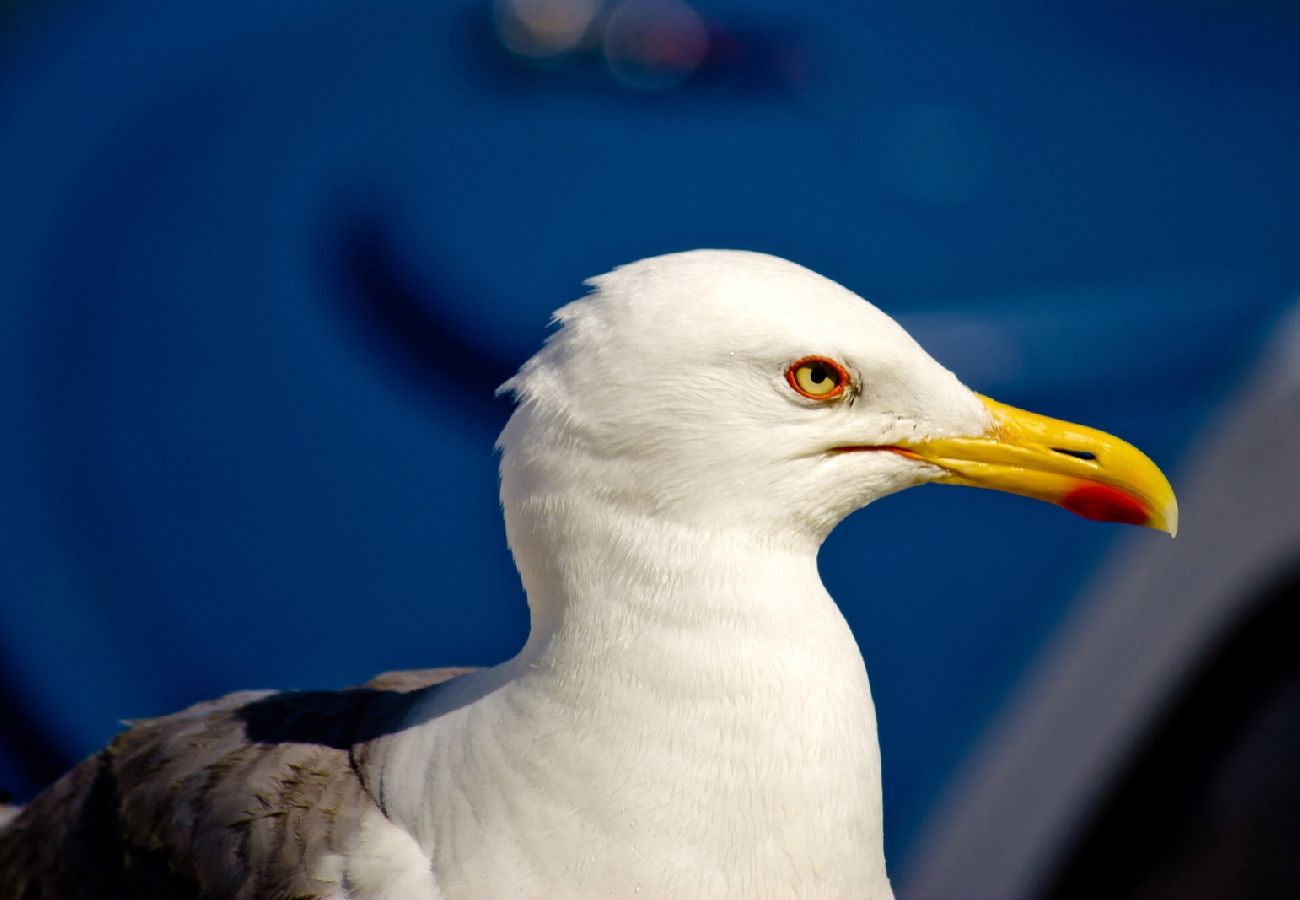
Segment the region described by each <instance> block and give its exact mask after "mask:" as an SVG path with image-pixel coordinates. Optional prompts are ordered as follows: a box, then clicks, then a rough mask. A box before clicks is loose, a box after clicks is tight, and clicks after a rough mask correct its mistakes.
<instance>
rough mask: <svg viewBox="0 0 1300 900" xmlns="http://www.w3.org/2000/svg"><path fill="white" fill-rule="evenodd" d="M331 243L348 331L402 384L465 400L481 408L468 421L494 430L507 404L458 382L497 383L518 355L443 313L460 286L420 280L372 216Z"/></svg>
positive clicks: (461, 297) (459, 301)
mask: <svg viewBox="0 0 1300 900" xmlns="http://www.w3.org/2000/svg"><path fill="white" fill-rule="evenodd" d="M332 250H333V252H330V253H327V254H324V257H325V258H327V259H332V260H335V261H336V262H337V270H336V272H335V275H336V277H337V279H338V283H339V285H340V287H341V289H342V290H341V291H340V298H341V303H340V309H341V311H342V313H343V315H344V317H345V318H346V322H345V326H346V327H345V329H344V330H345V331H346V333H347V334H348V336H349V337H351V338H354V339H356V340H357V341H358V342H359V343H361V344H362V345H363V346H364V347H365V348H366V349H367V350H368V351H369V353H368V355H369V356H370V358H371V360H372V361H373V362H374V364H375V365H376V366H379V367H381V368H384V369H387V370H388V371H389V372H390V373H392V374H394V375H395V376H396V377H397V378H398V380H399V381H400V382H401V383H402V384H403V386H405V387H407V388H410V389H413V390H415V391H416V392H417V393H419V394H421V395H424V396H425V397H428V396H430V395H436V396H440V397H450V398H454V399H456V400H458V401H459V402H461V403H463V404H466V405H468V406H470V407H472V408H473V410H474V411H475V412H478V413H480V414H485V415H479V416H477V417H474V418H473V419H472V421H474V422H475V423H477V424H486V425H487V426H489V427H490V429H491V430H492V431H493V433H495V432H496V431H497V430H498V429H499V428H500V427H501V425H502V424H503V423H504V421H505V417H506V414H507V413H508V411H509V408H508V405H507V404H505V403H504V402H499V403H493V401H492V394H491V393H488V392H486V391H481V390H473V391H466V390H462V389H461V387H460V385H461V383H462V380H463V379H464V378H465V377H466V376H471V377H472V378H473V381H474V384H475V385H483V384H486V385H492V386H495V385H499V384H501V383H502V382H504V381H505V380H506V379H507V378H509V377H510V376H511V375H513V374H514V373H515V370H516V369H517V368H518V366H519V363H520V362H521V361H522V357H520V359H518V360H515V359H510V358H508V355H503V354H502V353H501V352H500V351H501V349H502V348H501V347H500V346H498V345H483V344H482V343H481V342H478V341H475V340H474V339H473V338H471V337H470V336H469V335H466V334H463V333H462V332H461V331H459V330H458V329H457V328H456V327H455V325H454V324H452V323H451V322H449V321H447V320H446V314H447V313H448V312H449V311H450V310H453V309H455V308H456V307H457V305H463V304H466V303H467V302H469V301H468V300H467V297H466V295H465V293H464V292H463V291H460V290H457V291H450V290H442V291H440V290H438V289H437V288H435V287H434V286H432V285H429V284H422V283H420V282H419V280H418V278H417V277H416V276H415V275H414V274H413V273H412V272H411V271H410V269H409V268H408V267H407V266H405V265H404V264H403V261H402V259H401V258H400V255H399V252H398V249H397V247H396V246H395V242H394V241H393V239H392V235H391V232H390V231H389V229H388V228H386V227H385V226H384V225H383V224H381V222H380V221H379V220H378V219H377V218H375V217H365V216H359V217H356V218H354V219H352V220H351V221H350V222H349V223H348V225H347V226H345V227H344V228H343V229H342V230H341V231H340V233H339V235H338V238H337V244H336V246H335V247H334V248H332ZM439 313H442V315H440V314H439ZM494 412H495V413H497V414H494Z"/></svg>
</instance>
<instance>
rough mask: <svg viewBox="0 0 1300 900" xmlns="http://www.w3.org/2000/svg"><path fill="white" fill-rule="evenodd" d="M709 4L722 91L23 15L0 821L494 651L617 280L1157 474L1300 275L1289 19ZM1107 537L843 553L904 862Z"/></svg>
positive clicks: (4, 69)
mask: <svg viewBox="0 0 1300 900" xmlns="http://www.w3.org/2000/svg"><path fill="white" fill-rule="evenodd" d="M695 6H696V8H697V9H698V10H699V12H700V13H701V14H702V15H703V20H704V22H706V23H707V29H708V31H707V35H708V40H709V42H710V43H709V47H710V50H709V53H708V55H707V56H705V57H704V59H703V60H702V61H701V62H700V65H699V67H698V69H695V70H693V71H690V72H686V73H685V74H684V75H683V77H681V78H673V79H664V80H660V81H655V80H654V79H651V80H650V81H649V82H647V81H646V80H645V79H644V78H641V80H637V79H636V78H631V79H630V78H629V77H625V76H626V73H624V74H622V75H620V74H619V70H617V69H615V70H614V71H611V70H610V69H608V68H607V67H606V66H605V64H604V63H603V62H602V61H601V59H600V56H599V54H598V53H597V52H595V50H594V49H587V50H583V51H582V52H579V53H576V54H574V55H573V57H572V58H571V59H569V60H566V61H559V62H551V63H546V64H542V63H537V62H530V61H528V60H522V59H520V58H517V57H514V56H512V55H511V54H510V53H509V52H507V51H506V50H505V49H503V47H502V46H501V44H500V42H499V41H498V40H497V37H496V34H495V33H494V30H493V16H492V9H491V7H490V6H489V5H488V4H484V3H478V2H458V3H451V2H440V3H432V2H410V0H407V2H391V3H386V4H364V5H363V4H351V3H341V2H337V0H315V2H311V3H307V2H283V3H278V4H270V5H266V4H247V5H241V4H196V3H187V2H177V0H167V2H162V0H134V2H131V3H124V2H107V0H101V2H99V3H96V4H77V3H71V2H51V3H47V4H35V3H29V4H25V5H19V6H16V7H13V8H11V10H10V11H9V14H8V17H7V19H2V20H0V23H3V24H4V27H5V31H4V32H3V33H0V198H2V200H0V286H2V288H0V428H2V430H3V435H4V437H3V439H0V553H2V555H3V565H0V679H2V680H3V685H0V686H3V687H4V688H5V689H6V690H8V691H9V694H10V696H11V697H14V698H17V699H16V700H11V703H16V704H17V705H18V706H20V707H22V708H21V709H18V710H17V712H16V713H14V714H15V715H18V714H21V715H20V716H19V718H16V719H11V720H12V721H19V720H20V719H21V718H22V717H23V716H26V717H27V719H28V720H29V724H32V725H34V726H35V727H34V728H33V729H26V727H25V728H24V732H23V734H13V733H11V734H9V735H0V738H4V740H0V784H3V785H5V786H8V787H10V788H12V789H14V790H15V792H16V793H19V794H20V795H23V794H28V793H30V792H31V791H33V790H34V789H36V787H38V784H37V782H38V781H39V780H40V778H41V777H43V776H42V774H41V770H40V766H39V765H37V766H33V764H32V760H31V757H32V755H33V749H32V748H36V751H39V753H41V754H46V755H49V754H50V753H53V754H54V755H56V756H58V757H60V758H61V761H67V760H71V759H74V758H76V757H78V756H80V755H84V754H86V753H88V752H90V751H91V750H92V749H94V748H95V747H96V746H97V745H99V744H101V743H102V742H103V741H105V740H106V739H107V738H108V737H109V736H110V735H111V734H112V733H113V732H114V730H115V729H116V727H117V724H118V720H119V719H121V718H130V717H141V716H147V715H151V714H157V713H162V712H165V711H168V710H171V709H174V708H177V707H179V706H182V705H184V704H187V703H190V702H192V701H195V700H198V699H201V698H203V697H207V696H211V695H214V694H217V693H221V692H225V691H229V690H233V689H237V688H244V687H260V686H276V687H309V686H333V685H343V684H349V683H355V682H357V681H360V680H363V679H365V678H366V677H368V676H369V675H371V674H373V673H376V672H379V671H381V670H386V669H393V668H402V667H418V666H429V665H439V664H452V663H468V664H473V663H492V662H496V661H499V660H501V659H504V658H505V657H507V656H508V655H510V654H511V653H512V652H513V651H514V650H515V649H517V647H518V646H519V645H520V644H521V643H522V640H523V638H524V635H525V633H526V629H527V616H526V609H525V606H524V602H523V597H522V593H521V590H520V588H519V585H518V582H517V579H516V576H515V574H514V570H513V566H512V565H511V563H510V560H509V555H508V553H507V551H506V548H505V541H504V535H503V530H502V527H501V524H500V520H499V509H498V506H497V500H496V483H495V459H494V457H493V454H492V441H493V438H494V436H495V433H496V430H497V429H498V428H499V427H500V425H501V424H502V423H503V422H504V419H505V416H506V415H507V414H508V404H506V402H505V401H500V400H493V398H492V391H493V388H494V387H495V386H496V384H497V382H498V381H499V380H500V379H501V378H503V377H505V375H507V374H508V373H509V372H510V371H511V369H513V367H514V366H517V365H518V364H519V363H521V362H522V361H523V360H524V359H525V358H526V357H527V356H528V355H529V354H530V353H531V352H532V351H533V349H535V348H536V347H537V346H538V345H539V343H540V341H541V340H542V338H543V337H544V335H545V333H546V330H545V325H546V321H547V318H548V316H549V313H550V311H551V310H553V309H554V308H556V307H557V306H559V305H561V304H562V303H564V302H566V301H567V300H569V299H571V298H573V297H574V296H576V295H577V294H578V293H579V292H580V291H582V287H581V281H582V279H583V278H585V277H587V276H590V275H593V274H596V273H598V272H601V271H603V270H605V269H608V268H610V267H612V266H613V265H616V264H619V263H622V262H627V261H630V260H633V259H636V258H640V257H644V256H649V255H652V254H656V253H660V252H665V251H670V250H679V249H686V248H691V247H698V246H725V247H742V248H747V249H755V250H763V251H768V252H772V253H776V254H779V255H782V256H786V257H788V258H791V259H794V260H796V261H798V262H801V263H803V264H805V265H808V266H810V267H811V268H814V269H816V270H818V271H821V272H823V273H825V274H827V275H829V276H831V277H833V278H836V279H837V280H839V281H841V282H843V283H844V284H846V285H848V286H849V287H851V288H852V289H854V290H857V291H858V292H859V293H862V294H864V295H865V296H867V297H869V298H871V299H873V300H874V301H875V302H877V303H878V304H879V305H881V306H882V307H883V308H884V309H886V310H887V311H888V312H891V313H892V314H895V315H897V316H898V317H899V318H900V319H901V320H902V321H903V322H904V324H905V325H907V326H908V327H909V328H911V329H912V330H913V331H914V333H915V334H916V335H917V336H918V338H919V339H920V340H921V342H922V343H923V344H925V345H926V346H927V347H928V348H929V349H930V350H931V351H932V352H934V353H935V355H936V356H938V357H939V358H940V360H941V361H943V362H945V363H946V364H947V365H949V366H950V367H951V368H953V369H954V371H956V372H957V374H958V375H960V376H962V377H963V378H964V379H965V380H967V382H968V383H970V384H971V385H972V387H975V388H976V389H978V390H982V391H985V392H988V393H992V394H994V395H995V396H998V397H999V399H1002V400H1005V401H1007V402H1012V403H1015V404H1017V405H1024V406H1029V407H1032V408H1034V409H1037V410H1039V411H1042V412H1046V413H1050V414H1056V415H1061V416H1067V417H1069V418H1072V419H1075V420H1078V421H1084V422H1087V423H1089V424H1091V425H1095V426H1097V427H1101V428H1105V429H1106V430H1110V431H1114V432H1117V433H1119V434H1122V435H1124V436H1125V437H1127V438H1129V439H1131V440H1132V441H1133V442H1134V443H1136V444H1138V445H1139V446H1141V447H1143V448H1144V449H1147V450H1148V451H1149V452H1150V453H1151V455H1152V456H1153V457H1154V458H1155V459H1156V460H1157V461H1159V462H1161V463H1162V464H1166V465H1167V466H1169V467H1172V468H1173V471H1174V473H1175V475H1176V472H1177V462H1178V460H1179V459H1180V458H1182V457H1183V456H1184V455H1185V453H1186V452H1187V450H1188V448H1189V447H1190V446H1191V445H1192V443H1193V442H1194V440H1195V436H1196V434H1197V433H1198V430H1199V429H1201V428H1212V427H1213V423H1212V422H1211V421H1207V417H1208V416H1209V415H1210V414H1211V412H1212V411H1213V409H1214V406H1215V404H1216V402H1218V401H1219V400H1220V399H1221V398H1222V397H1223V396H1224V394H1225V392H1226V391H1228V390H1229V389H1230V388H1231V386H1232V385H1233V384H1234V383H1235V381H1236V379H1238V378H1239V377H1240V375H1241V373H1242V372H1243V371H1244V370H1245V368H1246V367H1247V366H1248V365H1249V362H1250V360H1251V358H1252V355H1253V353H1254V352H1255V350H1256V348H1257V347H1258V345H1259V342H1260V340H1261V339H1262V337H1263V336H1264V335H1265V334H1266V333H1267V331H1268V329H1269V327H1270V325H1271V324H1272V323H1273V322H1274V320H1275V319H1276V317H1277V316H1278V314H1279V313H1280V311H1281V310H1282V309H1283V306H1284V304H1286V303H1287V302H1288V301H1289V300H1292V299H1293V295H1291V294H1290V293H1288V291H1289V290H1290V289H1292V288H1294V286H1295V285H1296V284H1297V281H1298V280H1300V279H1297V275H1298V273H1297V268H1298V264H1297V259H1298V257H1297V255H1296V249H1297V247H1296V235H1297V234H1300V166H1297V165H1296V148H1297V146H1300V115H1298V114H1297V109H1300V8H1297V7H1295V6H1293V5H1289V4H1279V3H1269V2H1258V3H1241V4H1226V3H1212V2H1191V3H1178V2H1147V3H1142V4H1128V3H1118V2H1101V3H1088V4H1052V5H1038V4H1018V3H1011V2H1003V3H991V4H980V5H972V4H965V3H957V2H932V3H917V4H907V5H900V4H876V5H864V4H860V3H855V2H840V3H826V4H821V5H819V6H817V7H816V8H815V9H807V8H804V6H802V5H800V4H794V3H779V2H756V0H750V2H745V3H741V2H738V0H736V2H722V0H718V2H704V0H699V2H698V3H696V4H695ZM647 84H651V85H654V86H655V87H656V88H657V89H648V88H647V87H646V85H647ZM1176 485H1177V479H1176V477H1175V486H1176ZM1114 534H1115V531H1114V529H1113V528H1110V527H1101V526H1097V525H1094V524H1091V523H1086V522H1084V521H1082V520H1077V519H1074V518H1073V517H1070V516H1067V515H1064V514H1062V513H1061V512H1060V511H1058V510H1053V509H1051V508H1048V507H1046V506H1041V505H1036V504H1031V503H1028V502H1026V501H1022V500H1018V499H1016V498H1008V497H1003V496H999V495H993V494H989V493H987V492H969V491H967V492H963V491H947V490H938V489H925V490H922V491H914V492H908V493H907V494H904V495H902V496H899V497H894V498H890V499H888V500H886V501H883V502H882V503H880V504H879V505H877V506H875V507H873V508H871V509H870V510H868V511H866V512H865V513H862V514H860V515H858V516H855V517H854V518H852V519H851V520H850V521H849V522H847V523H845V525H844V526H842V527H841V528H840V529H839V530H838V531H837V532H836V533H835V534H834V535H833V536H832V538H831V540H830V541H829V542H828V544H827V546H826V548H825V549H824V551H823V554H822V568H823V573H824V576H825V579H826V581H827V583H828V585H829V587H830V588H831V591H832V593H833V594H834V595H835V596H836V597H837V598H838V599H839V601H840V603H841V605H842V607H843V609H844V612H845V614H846V615H847V617H848V618H849V621H850V624H851V625H852V626H853V628H854V630H855V632H856V633H857V635H858V638H859V641H860V643H861V645H862V648H863V652H864V655H865V656H866V659H867V661H868V666H869V669H870V671H871V674H872V679H873V685H874V690H875V694H876V697H877V702H878V706H879V715H880V729H881V736H882V745H883V752H884V765H885V779H886V785H885V788H886V793H885V801H886V814H887V819H888V821H887V827H886V834H887V840H888V842H889V853H890V858H891V861H894V862H893V863H892V864H894V865H897V861H899V860H902V859H905V857H906V854H907V852H908V849H909V842H910V841H911V840H912V838H913V837H914V836H915V834H916V831H917V828H918V827H919V825H920V823H921V822H922V821H923V820H924V817H925V816H926V815H927V812H928V811H929V810H930V808H931V806H932V804H933V803H934V802H935V797H936V795H937V791H938V789H939V788H940V787H941V786H942V784H943V783H944V780H945V778H946V777H947V776H948V775H949V774H950V773H951V771H952V769H953V767H954V765H955V764H956V763H957V761H958V760H959V759H960V758H961V755H962V753H963V752H964V750H965V749H966V748H967V747H968V745H969V743H970V741H971V739H972V737H973V736H974V735H975V734H977V733H978V731H979V729H980V727H981V725H982V724H983V723H984V722H986V721H987V720H988V718H989V716H990V715H991V714H992V713H993V712H994V711H995V710H996V709H997V707H998V704H999V703H1000V702H1001V701H1002V700H1003V699H1005V697H1006V696H1007V695H1008V693H1009V692H1010V691H1011V690H1012V689H1013V687H1014V685H1015V684H1016V680H1017V678H1018V677H1019V676H1020V675H1021V673H1022V671H1023V668H1024V666H1025V664H1026V662H1027V661H1028V660H1029V659H1030V658H1031V657H1032V655H1033V653H1034V650H1035V648H1036V647H1038V646H1039V645H1040V643H1041V641H1042V640H1043V638H1044V636H1045V635H1046V634H1047V633H1048V632H1049V631H1050V629H1051V628H1052V627H1053V625H1054V624H1055V623H1056V622H1058V621H1059V620H1060V618H1061V616H1062V615H1063V613H1064V612H1066V611H1067V610H1068V609H1069V605H1070V603H1071V601H1072V600H1073V598H1074V597H1075V596H1076V594H1077V591H1078V589H1079V586H1080V585H1081V584H1082V583H1083V581H1084V580H1085V579H1086V578H1087V577H1088V575H1089V573H1090V571H1091V570H1092V569H1093V567H1094V566H1095V565H1096V564H1097V562H1098V560H1099V559H1100V558H1101V556H1102V554H1103V552H1104V550H1105V549H1106V547H1107V545H1108V542H1110V541H1111V540H1112V539H1113V537H1114ZM1150 539H1151V540H1158V539H1159V537H1158V536H1156V535H1154V534H1152V535H1151V536H1150ZM20 745H21V746H20ZM24 747H25V748H26V749H24Z"/></svg>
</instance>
